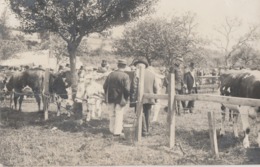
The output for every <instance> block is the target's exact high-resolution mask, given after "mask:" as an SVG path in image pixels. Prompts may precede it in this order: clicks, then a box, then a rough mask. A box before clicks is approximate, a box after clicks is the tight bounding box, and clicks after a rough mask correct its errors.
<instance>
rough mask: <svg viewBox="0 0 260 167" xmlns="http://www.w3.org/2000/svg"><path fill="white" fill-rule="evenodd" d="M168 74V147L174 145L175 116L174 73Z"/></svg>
mask: <svg viewBox="0 0 260 167" xmlns="http://www.w3.org/2000/svg"><path fill="white" fill-rule="evenodd" d="M169 75H170V83H169V88H168V100H169V101H168V116H167V117H168V125H169V137H170V143H169V144H170V148H172V147H174V145H175V116H176V111H175V110H176V108H175V107H176V101H175V100H174V96H175V75H174V74H169Z"/></svg>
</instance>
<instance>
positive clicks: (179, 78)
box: [163, 57, 186, 114]
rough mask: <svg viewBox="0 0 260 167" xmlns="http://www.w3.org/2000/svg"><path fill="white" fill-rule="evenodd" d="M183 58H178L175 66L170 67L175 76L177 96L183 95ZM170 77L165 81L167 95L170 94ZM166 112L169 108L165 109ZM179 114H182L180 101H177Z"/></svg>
mask: <svg viewBox="0 0 260 167" xmlns="http://www.w3.org/2000/svg"><path fill="white" fill-rule="evenodd" d="M182 63H183V58H182V57H177V58H176V60H175V62H174V65H173V66H171V67H170V69H169V73H172V74H174V76H175V93H176V94H183V93H184V92H183V68H182ZM169 77H170V75H168V76H166V77H165V79H164V83H163V86H165V87H166V93H167V94H168V93H169V92H168V91H169V90H168V89H169V87H168V86H169V80H170V78H169ZM181 103H182V108H185V107H186V106H185V101H181ZM165 110H168V107H166V108H165ZM177 113H178V114H180V101H177Z"/></svg>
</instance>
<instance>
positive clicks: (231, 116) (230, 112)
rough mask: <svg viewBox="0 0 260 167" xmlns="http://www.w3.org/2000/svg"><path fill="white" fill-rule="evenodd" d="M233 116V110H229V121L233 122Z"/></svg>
mask: <svg viewBox="0 0 260 167" xmlns="http://www.w3.org/2000/svg"><path fill="white" fill-rule="evenodd" d="M233 118H234V111H233V110H229V121H230V122H234V120H233Z"/></svg>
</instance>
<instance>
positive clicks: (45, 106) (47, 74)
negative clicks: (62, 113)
mask: <svg viewBox="0 0 260 167" xmlns="http://www.w3.org/2000/svg"><path fill="white" fill-rule="evenodd" d="M49 77H50V70H49V69H48V68H47V69H46V70H45V77H44V88H43V90H44V92H43V101H44V102H43V110H44V120H47V119H48V109H49V98H48V97H47V96H49Z"/></svg>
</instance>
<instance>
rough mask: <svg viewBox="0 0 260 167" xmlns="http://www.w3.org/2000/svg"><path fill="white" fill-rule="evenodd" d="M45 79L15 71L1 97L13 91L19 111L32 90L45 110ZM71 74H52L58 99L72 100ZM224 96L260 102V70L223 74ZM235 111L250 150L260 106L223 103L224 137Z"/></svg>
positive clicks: (2, 81)
mask: <svg viewBox="0 0 260 167" xmlns="http://www.w3.org/2000/svg"><path fill="white" fill-rule="evenodd" d="M44 77H45V70H43V69H37V68H36V69H27V70H25V71H21V72H13V73H12V74H10V75H2V74H1V75H0V89H1V96H2V97H3V95H7V94H10V93H11V92H12V96H13V98H11V99H12V100H13V101H14V107H15V109H16V110H17V102H18V100H19V109H18V110H19V111H21V110H22V108H21V105H22V101H23V97H24V89H25V88H27V87H30V88H31V90H32V92H33V93H34V96H35V98H36V101H37V103H38V109H39V111H40V110H41V98H42V96H43V94H42V92H44V90H43V88H44V87H43V84H44V79H45V78H44ZM71 78H72V77H71V73H70V71H68V70H67V71H61V72H57V73H54V72H50V75H49V92H50V94H52V95H54V96H55V98H56V99H68V96H69V93H70V92H68V89H69V88H70V86H71V84H72V81H71ZM219 84H220V85H219V86H220V94H221V95H223V96H234V97H242V98H254V99H260V71H250V70H236V71H235V70H229V71H225V72H224V73H222V74H221V75H220V79H219ZM56 102H57V104H58V112H59V111H60V101H59V100H57V101H56ZM228 109H229V110H230V111H231V110H232V111H233V120H234V133H235V136H236V137H238V132H237V123H238V116H239V115H240V117H241V120H242V121H241V122H242V127H243V131H244V134H245V135H244V139H243V145H244V147H249V140H248V135H249V132H250V127H249V123H248V119H249V117H254V118H258V120H260V108H259V107H258V106H253V107H245V106H235V105H229V104H222V106H221V110H222V112H221V113H222V125H221V132H220V133H221V134H222V135H223V134H224V133H225V131H224V121H225V115H226V113H227V110H228ZM257 124H258V138H257V142H258V145H259V147H260V122H259V121H258V123H257Z"/></svg>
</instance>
